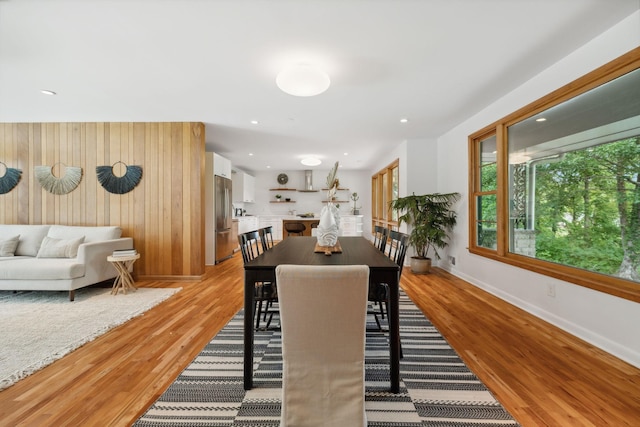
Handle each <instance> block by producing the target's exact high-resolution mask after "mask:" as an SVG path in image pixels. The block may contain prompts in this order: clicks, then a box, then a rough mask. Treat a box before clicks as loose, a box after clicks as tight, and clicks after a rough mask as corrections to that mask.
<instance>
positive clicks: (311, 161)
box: [300, 157, 322, 166]
mask: <svg viewBox="0 0 640 427" xmlns="http://www.w3.org/2000/svg"><path fill="white" fill-rule="evenodd" d="M300 163H302V164H303V165H305V166H318V165H319V164H320V163H322V160H320V159H318V158H317V157H305V158H304V159H302V160H300Z"/></svg>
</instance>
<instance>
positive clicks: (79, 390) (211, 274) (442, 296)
mask: <svg viewBox="0 0 640 427" xmlns="http://www.w3.org/2000/svg"><path fill="white" fill-rule="evenodd" d="M408 270H409V269H405V270H404V271H403V277H402V281H401V285H402V287H403V288H404V289H405V291H406V292H407V294H408V295H409V296H410V297H411V298H412V299H413V300H414V301H415V302H416V304H417V305H418V306H419V307H420V308H421V309H422V311H423V312H424V313H425V314H426V315H427V316H428V317H429V319H430V320H431V321H432V322H433V323H434V325H435V326H436V327H437V328H438V329H439V330H440V332H441V333H442V334H443V335H444V336H445V338H446V339H447V340H448V341H449V343H450V344H451V345H452V346H453V347H454V348H455V349H456V351H457V352H458V353H459V354H460V356H461V357H462V358H463V360H464V361H465V362H466V363H467V364H468V366H469V367H470V368H471V369H472V370H473V371H474V372H475V373H476V375H478V376H479V377H480V379H481V380H482V381H483V382H484V383H485V384H486V385H487V387H489V389H490V390H491V391H492V393H493V394H494V395H495V396H496V398H497V399H498V400H499V401H500V402H501V403H502V404H503V405H504V406H505V408H507V410H508V411H509V412H510V413H511V414H512V415H513V416H514V417H515V418H516V419H517V420H518V421H519V422H520V423H521V424H522V425H523V426H598V427H600V426H607V425H611V426H637V425H640V370H639V369H637V368H635V367H633V366H631V365H629V364H627V363H625V362H623V361H621V360H619V359H617V358H615V357H613V356H611V355H609V354H607V353H605V352H604V351H602V350H599V349H597V348H595V347H593V346H592V345H590V344H588V343H586V342H584V341H581V340H579V339H577V338H576V337H573V336H571V335H569V334H567V333H565V332H563V331H561V330H560V329H558V328H555V327H554V326H552V325H550V324H548V323H546V322H544V321H541V320H540V319H537V318H535V317H534V316H532V315H529V314H527V313H526V312H524V311H522V310H520V309H518V308H516V307H514V306H511V305H509V304H507V303H505V302H504V301H501V300H500V299H498V298H496V297H494V296H492V295H490V294H488V293H486V292H484V291H482V290H480V289H478V288H476V287H474V286H472V285H470V284H468V283H466V282H464V281H463V280H461V279H459V278H456V277H454V276H452V275H450V274H448V273H446V272H444V271H442V270H439V269H434V271H433V273H431V274H428V275H422V276H416V275H412V274H411V272H410V271H408ZM242 279H243V271H242V259H241V257H240V256H239V254H236V255H235V256H234V257H233V258H232V259H230V260H229V261H225V262H223V263H221V264H218V265H216V266H214V267H208V268H207V271H206V276H205V278H204V280H202V281H199V282H187V283H185V282H179V283H167V282H156V281H148V282H138V283H137V285H138V286H142V287H182V288H183V290H182V291H181V292H179V293H178V294H176V295H175V296H174V297H172V298H170V299H169V300H167V301H165V302H163V303H162V304H160V305H158V306H156V307H154V308H153V309H151V310H149V311H148V312H146V313H145V314H144V315H143V316H140V317H138V318H135V319H133V320H131V321H129V322H127V323H126V324H125V325H122V326H120V327H118V328H116V329H114V330H112V331H110V332H108V333H106V334H105V335H103V336H101V337H99V338H98V339H96V340H95V341H92V342H90V343H87V344H86V345H84V346H83V347H81V348H80V349H78V350H76V351H74V352H73V353H71V354H69V355H67V356H66V357H64V358H63V359H61V360H59V361H57V362H55V363H53V364H52V365H50V366H48V367H47V368H45V369H43V370H41V371H39V372H37V373H35V374H33V375H31V376H30V377H28V378H26V379H24V380H22V381H20V382H18V383H17V384H15V385H14V386H12V387H10V388H8V389H6V390H3V391H2V392H0V426H2V427H4V426H7V427H8V426H78V425H82V426H106V425H109V426H129V425H131V424H132V423H133V422H134V421H135V420H136V419H137V418H138V417H139V416H140V415H141V414H142V413H143V412H144V411H145V410H146V408H147V407H148V406H149V405H150V404H151V403H153V402H154V401H155V400H156V399H157V398H158V397H159V396H160V395H161V394H162V392H163V391H164V390H165V389H166V388H167V387H168V386H169V384H171V382H172V381H173V380H174V379H175V377H176V376H177V375H178V374H179V373H180V372H181V371H182V370H183V369H184V368H185V367H186V365H187V364H189V362H191V360H193V358H194V357H195V356H196V355H197V354H198V353H199V352H200V351H201V350H202V348H203V347H204V346H205V345H206V344H207V343H208V342H209V341H210V340H211V338H212V337H213V336H215V334H216V333H217V332H218V331H219V330H220V329H221V328H222V327H223V326H224V325H225V324H226V323H227V322H228V320H229V319H231V317H233V315H234V314H235V313H236V312H237V311H238V310H239V309H240V308H241V307H242V304H243V297H242V293H243V286H242ZM120 297H123V296H122V295H121V296H117V298H120Z"/></svg>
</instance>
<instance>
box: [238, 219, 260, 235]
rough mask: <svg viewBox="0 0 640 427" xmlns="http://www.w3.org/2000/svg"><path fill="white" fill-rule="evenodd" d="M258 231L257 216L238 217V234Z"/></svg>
mask: <svg viewBox="0 0 640 427" xmlns="http://www.w3.org/2000/svg"><path fill="white" fill-rule="evenodd" d="M257 229H258V217H257V216H239V217H238V234H242V233H246V232H247V231H254V230H257Z"/></svg>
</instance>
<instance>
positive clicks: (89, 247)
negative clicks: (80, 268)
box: [77, 237, 133, 283]
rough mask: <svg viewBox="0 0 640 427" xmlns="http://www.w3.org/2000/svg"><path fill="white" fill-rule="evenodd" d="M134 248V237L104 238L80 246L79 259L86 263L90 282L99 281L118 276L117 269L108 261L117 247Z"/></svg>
mask: <svg viewBox="0 0 640 427" xmlns="http://www.w3.org/2000/svg"><path fill="white" fill-rule="evenodd" d="M131 248H133V238H131V237H121V238H119V239H113V240H104V241H101V242H89V243H83V244H81V245H80V246H79V247H78V256H77V260H78V262H79V263H81V264H84V265H85V276H87V279H88V280H89V283H97V282H101V281H103V280H107V279H111V278H113V277H115V276H116V274H117V272H116V269H115V268H114V267H113V266H112V265H111V263H110V262H108V261H107V257H108V256H110V255H111V254H113V251H114V250H117V249H131Z"/></svg>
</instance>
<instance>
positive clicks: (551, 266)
mask: <svg viewBox="0 0 640 427" xmlns="http://www.w3.org/2000/svg"><path fill="white" fill-rule="evenodd" d="M639 68H640V47H638V48H635V49H633V50H631V51H630V52H628V53H626V54H624V55H622V56H621V57H619V58H617V59H615V60H613V61H611V62H609V63H607V64H605V65H603V66H602V67H599V68H598V69H596V70H594V71H592V72H590V73H588V74H586V75H584V76H583V77H580V78H579V79H577V80H575V81H573V82H571V83H569V84H567V85H565V86H563V87H561V88H559V89H557V90H555V91H553V92H551V93H550V94H548V95H546V96H544V97H542V98H540V99H538V100H536V101H534V102H532V103H530V104H529V105H527V106H525V107H523V108H521V109H519V110H517V111H515V112H513V113H511V114H509V115H508V116H506V117H504V118H502V119H500V120H498V121H496V122H494V123H492V124H490V125H488V126H486V127H484V128H482V129H480V130H478V131H477V132H475V133H473V134H471V135H469V138H468V155H469V192H468V194H469V199H468V201H469V212H468V215H469V216H468V218H469V252H470V253H472V254H476V255H480V256H483V257H487V258H490V259H493V260H495V261H499V262H503V263H507V264H510V265H514V266H517V267H520V268H524V269H527V270H530V271H534V272H536V273H539V274H543V275H546V276H550V277H554V278H557V279H560V280H564V281H567V282H571V283H575V284H577V285H580V286H584V287H587V288H590V289H594V290H596V291H600V292H604V293H607V294H610V295H614V296H617V297H620V298H624V299H627V300H630V301H635V302H640V283H636V282H633V281H629V280H625V279H621V278H618V277H614V276H609V275H605V274H600V273H595V272H591V271H586V270H583V269H579V268H575V267H570V266H567V265H561V264H556V263H552V262H549V261H544V260H540V259H536V258H532V257H527V256H524V255H519V254H516V253H513V252H509V242H508V239H509V230H508V220H507V219H508V217H509V212H508V209H509V207H508V202H507V201H508V200H509V194H508V192H509V182H508V170H507V169H508V167H507V166H508V144H507V128H508V127H509V126H511V125H513V124H515V123H518V122H520V121H522V120H524V119H526V118H529V117H531V116H534V115H535V114H538V113H540V112H541V111H545V110H547V109H549V108H551V107H552V106H555V105H558V104H560V103H563V102H565V101H567V100H569V99H571V98H574V97H576V96H578V95H581V94H583V93H586V92H588V91H589V90H591V89H594V88H596V87H598V86H600V85H602V84H604V83H606V82H609V81H611V80H614V79H616V78H618V77H620V76H622V75H624V74H627V73H629V72H631V71H634V70H636V69H639ZM492 133H495V135H496V137H497V144H496V148H497V153H496V163H497V183H498V184H497V186H498V188H497V192H496V195H497V215H498V218H497V239H496V243H497V248H496V249H490V248H486V247H481V246H478V245H477V241H478V240H477V237H478V236H477V230H476V212H477V206H476V200H477V196H478V195H481V192H480V191H479V189H480V185H479V180H480V176H479V171H480V168H479V165H480V164H481V159H480V158H479V143H480V142H481V141H482V140H483V139H484V138H486V137H487V136H489V135H491V134H492Z"/></svg>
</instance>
